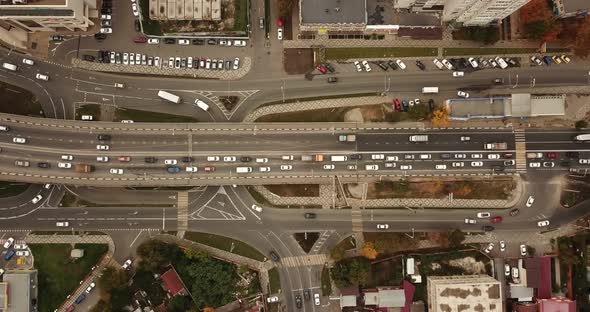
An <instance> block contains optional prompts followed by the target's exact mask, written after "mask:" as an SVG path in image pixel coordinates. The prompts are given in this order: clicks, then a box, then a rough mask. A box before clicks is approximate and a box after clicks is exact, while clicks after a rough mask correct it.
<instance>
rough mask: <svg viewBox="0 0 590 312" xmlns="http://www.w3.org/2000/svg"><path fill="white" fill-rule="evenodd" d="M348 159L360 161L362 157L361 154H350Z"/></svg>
mask: <svg viewBox="0 0 590 312" xmlns="http://www.w3.org/2000/svg"><path fill="white" fill-rule="evenodd" d="M350 159H352V160H361V159H363V155H362V154H352V155H350Z"/></svg>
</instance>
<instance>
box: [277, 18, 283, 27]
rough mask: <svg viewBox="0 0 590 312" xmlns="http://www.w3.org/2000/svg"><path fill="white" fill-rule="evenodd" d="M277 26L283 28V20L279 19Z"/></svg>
mask: <svg viewBox="0 0 590 312" xmlns="http://www.w3.org/2000/svg"><path fill="white" fill-rule="evenodd" d="M277 26H279V27H283V19H282V18H280V17H279V19H278V20H277Z"/></svg>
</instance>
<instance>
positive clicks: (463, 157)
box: [453, 154, 467, 159]
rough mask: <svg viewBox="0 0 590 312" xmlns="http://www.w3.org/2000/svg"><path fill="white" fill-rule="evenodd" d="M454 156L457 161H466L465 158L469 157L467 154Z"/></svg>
mask: <svg viewBox="0 0 590 312" xmlns="http://www.w3.org/2000/svg"><path fill="white" fill-rule="evenodd" d="M453 156H454V157H455V158H457V159H465V158H467V155H465V154H455V155H453Z"/></svg>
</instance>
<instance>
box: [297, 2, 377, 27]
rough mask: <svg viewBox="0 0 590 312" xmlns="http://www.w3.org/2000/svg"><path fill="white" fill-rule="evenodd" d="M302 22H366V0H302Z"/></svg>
mask: <svg viewBox="0 0 590 312" xmlns="http://www.w3.org/2000/svg"><path fill="white" fill-rule="evenodd" d="M300 3H301V12H300V14H301V23H302V24H363V23H366V16H367V13H366V12H367V3H366V0H300Z"/></svg>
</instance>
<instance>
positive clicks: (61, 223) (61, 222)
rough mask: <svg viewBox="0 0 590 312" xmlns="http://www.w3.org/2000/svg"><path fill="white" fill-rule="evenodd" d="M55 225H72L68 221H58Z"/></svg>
mask: <svg viewBox="0 0 590 312" xmlns="http://www.w3.org/2000/svg"><path fill="white" fill-rule="evenodd" d="M55 226H57V227H68V226H70V223H69V222H68V221H57V222H55Z"/></svg>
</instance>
